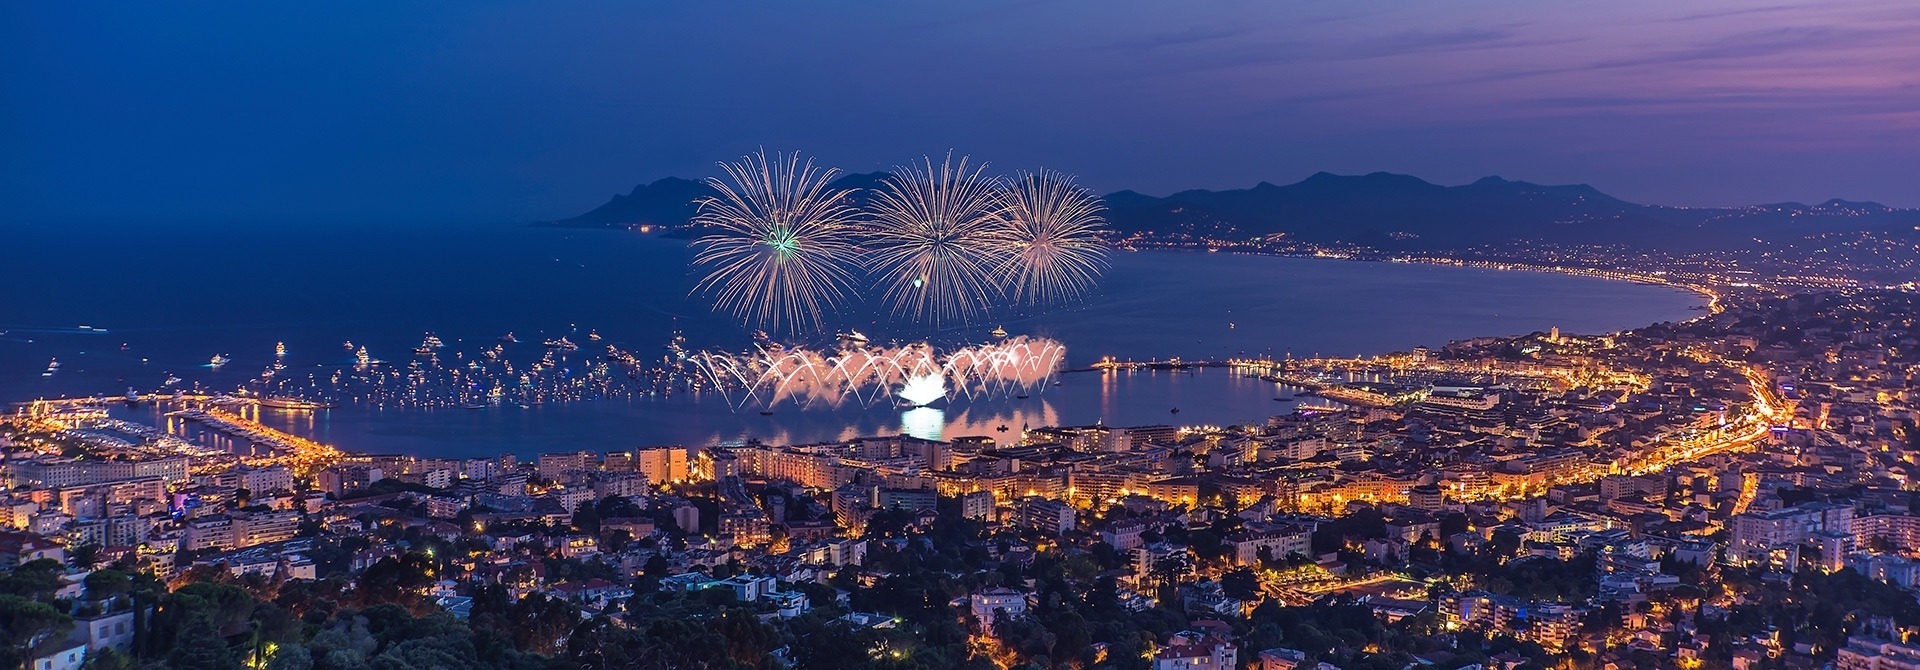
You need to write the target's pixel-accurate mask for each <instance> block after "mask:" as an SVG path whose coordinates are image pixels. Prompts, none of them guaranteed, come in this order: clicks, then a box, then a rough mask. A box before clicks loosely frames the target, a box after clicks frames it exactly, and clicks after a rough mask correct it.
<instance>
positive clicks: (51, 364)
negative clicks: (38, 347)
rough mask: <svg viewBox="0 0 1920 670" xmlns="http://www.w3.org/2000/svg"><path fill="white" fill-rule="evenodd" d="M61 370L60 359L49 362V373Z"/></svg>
mask: <svg viewBox="0 0 1920 670" xmlns="http://www.w3.org/2000/svg"><path fill="white" fill-rule="evenodd" d="M59 369H60V359H58V358H55V359H53V360H50V361H47V372H53V371H55V370H59Z"/></svg>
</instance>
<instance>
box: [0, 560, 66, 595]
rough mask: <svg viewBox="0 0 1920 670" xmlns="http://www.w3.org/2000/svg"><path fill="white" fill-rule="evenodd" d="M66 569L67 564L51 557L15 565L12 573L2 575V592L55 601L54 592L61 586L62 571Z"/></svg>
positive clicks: (0, 579)
mask: <svg viewBox="0 0 1920 670" xmlns="http://www.w3.org/2000/svg"><path fill="white" fill-rule="evenodd" d="M65 570H66V566H64V565H61V564H60V562H59V561H56V560H53V559H51V558H42V559H36V560H32V561H27V562H25V563H21V564H19V565H16V566H14V567H13V572H12V573H10V574H8V575H6V576H5V577H0V594H5V595H13V596H20V597H22V598H26V599H28V600H38V601H40V602H43V603H50V602H53V594H54V593H55V592H57V591H59V590H60V587H61V583H60V573H61V572H64V571H65Z"/></svg>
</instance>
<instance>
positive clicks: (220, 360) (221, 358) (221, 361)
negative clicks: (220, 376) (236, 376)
mask: <svg viewBox="0 0 1920 670" xmlns="http://www.w3.org/2000/svg"><path fill="white" fill-rule="evenodd" d="M232 361H233V359H232V358H228V357H227V356H226V355H225V354H214V356H213V358H211V359H208V360H207V364H208V365H211V366H213V367H216V368H217V367H220V366H222V365H226V364H227V363H229V362H232Z"/></svg>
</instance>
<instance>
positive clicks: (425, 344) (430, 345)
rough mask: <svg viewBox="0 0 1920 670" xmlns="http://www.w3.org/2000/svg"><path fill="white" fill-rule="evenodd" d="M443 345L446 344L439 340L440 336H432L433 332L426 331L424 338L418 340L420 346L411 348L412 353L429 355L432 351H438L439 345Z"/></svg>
mask: <svg viewBox="0 0 1920 670" xmlns="http://www.w3.org/2000/svg"><path fill="white" fill-rule="evenodd" d="M443 346H446V344H445V343H443V342H441V341H440V338H438V337H434V336H433V333H427V337H426V339H423V340H420V346H417V347H414V348H413V353H416V354H420V355H422V356H431V355H433V352H435V351H439V350H440V347H443Z"/></svg>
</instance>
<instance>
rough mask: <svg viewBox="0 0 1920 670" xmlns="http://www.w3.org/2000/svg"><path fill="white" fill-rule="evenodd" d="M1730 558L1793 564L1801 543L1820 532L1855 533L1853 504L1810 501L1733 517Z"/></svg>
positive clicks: (1743, 562)
mask: <svg viewBox="0 0 1920 670" xmlns="http://www.w3.org/2000/svg"><path fill="white" fill-rule="evenodd" d="M1732 525H1733V537H1732V538H1731V540H1730V541H1729V542H1728V543H1727V561H1728V562H1730V563H1734V564H1736V565H1752V564H1779V565H1784V566H1786V567H1788V568H1791V567H1792V566H1793V564H1794V563H1796V562H1797V559H1798V557H1799V551H1798V549H1799V545H1800V544H1801V543H1803V542H1806V541H1808V540H1810V539H1813V538H1814V536H1815V535H1816V534H1818V533H1822V532H1827V533H1836V534H1842V535H1851V534H1853V508H1852V507H1849V506H1846V505H1835V504H1831V503H1808V504H1805V505H1798V506H1795V507H1788V508H1786V509H1775V510H1766V511H1763V512H1749V513H1746V514H1740V515H1736V516H1734V517H1733V524H1732Z"/></svg>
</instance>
